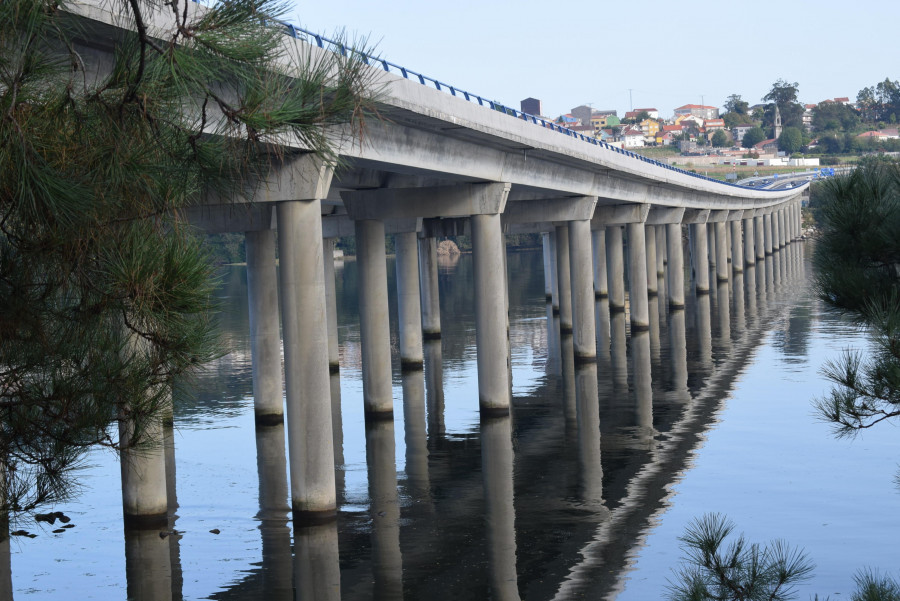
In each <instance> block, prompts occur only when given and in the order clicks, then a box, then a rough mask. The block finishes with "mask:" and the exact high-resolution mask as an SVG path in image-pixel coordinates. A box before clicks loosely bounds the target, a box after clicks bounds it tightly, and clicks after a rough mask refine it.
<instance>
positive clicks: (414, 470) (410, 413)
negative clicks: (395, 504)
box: [401, 371, 431, 505]
mask: <svg viewBox="0 0 900 601" xmlns="http://www.w3.org/2000/svg"><path fill="white" fill-rule="evenodd" d="M401 383H402V386H403V433H404V437H403V438H404V440H405V442H406V445H405V446H406V483H407V491H408V494H409V496H410V497H412V499H413V500H414V501H415V502H419V503H426V504H429V505H430V502H431V479H430V478H429V475H428V434H427V430H426V426H425V424H426V419H425V377H424V375H423V374H422V372H421V371H418V372H408V373H404V374H403V375H402V380H401Z"/></svg>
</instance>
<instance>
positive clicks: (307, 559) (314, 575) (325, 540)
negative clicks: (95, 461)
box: [266, 522, 341, 601]
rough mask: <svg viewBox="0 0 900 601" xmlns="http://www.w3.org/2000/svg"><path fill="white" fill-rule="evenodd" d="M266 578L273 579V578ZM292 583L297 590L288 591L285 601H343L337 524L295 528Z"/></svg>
mask: <svg viewBox="0 0 900 601" xmlns="http://www.w3.org/2000/svg"><path fill="white" fill-rule="evenodd" d="M266 565H267V566H268V564H266ZM266 576H267V577H271V576H270V574H266ZM293 579H294V587H293V588H294V590H293V591H288V595H287V597H286V599H295V600H296V601H312V600H315V601H340V599H341V565H340V554H339V552H338V530H337V523H336V522H331V523H328V524H315V525H305V526H299V527H298V526H296V525H295V526H294V566H293ZM266 598H267V599H268V598H270V597H266Z"/></svg>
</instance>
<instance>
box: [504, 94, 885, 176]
mask: <svg viewBox="0 0 900 601" xmlns="http://www.w3.org/2000/svg"><path fill="white" fill-rule="evenodd" d="M764 100H768V101H769V102H767V103H762V104H755V105H750V104H749V103H748V102H746V101H744V100H742V99H741V97H740V96H739V95H732V96H729V97H728V99H727V101H726V102H725V106H724V107H723V108H722V109H720V108H719V107H717V106H709V105H705V104H684V105H682V106H678V107H676V108H673V109H671V112H669V113H668V114H666V115H663V114H662V113H661V111H660V110H659V109H658V108H656V107H641V108H635V109H633V110H630V111H627V112H625V114H624V115H622V116H620V115H619V114H618V111H616V110H614V109H610V110H598V109H595V108H593V107H591V106H588V105H581V106H576V107H574V108H572V109H571V110H570V111H569V112H568V113H566V114H563V115H559V116H558V117H555V118H551V117H543V118H544V119H547V120H548V121H552V122H553V123H555V124H557V125H559V126H562V127H565V128H567V129H569V130H572V131H574V132H578V133H580V134H582V135H586V136H592V137H594V138H597V139H599V140H601V141H603V142H605V143H607V144H610V145H612V146H616V147H619V148H625V149H629V150H631V151H634V152H639V153H642V154H650V155H652V156H653V157H654V158H656V159H658V160H660V161H664V162H667V163H669V164H672V165H682V166H684V165H688V164H689V165H690V166H693V167H698V166H713V165H723V166H724V165H733V166H748V167H754V166H760V167H816V166H819V165H820V164H825V165H828V164H836V163H838V162H839V161H840V159H839V158H837V156H835V155H843V154H863V153H867V152H896V151H900V133H898V128H897V127H896V122H897V115H898V111H896V110H895V109H896V108H897V107H898V105H900V86H898V85H897V82H893V81H891V80H889V79H886V80H885V81H884V82H880V83H878V84H877V85H875V86H872V87H870V88H864V89H863V90H861V91H860V92H859V95H858V96H857V100H856V101H855V102H854V101H851V99H850V98H849V97H846V96H845V97H835V98H828V99H825V100H822V101H821V102H818V103H815V104H801V103H799V102H798V101H797V84H796V83H788V82H785V81H782V80H779V81H778V82H776V83H775V84H774V85H773V88H772V90H771V91H770V92H769V93H768V94H767V95H766V96H765V97H764ZM521 111H522V112H524V113H528V114H531V115H542V114H543V111H542V105H541V101H540V100H539V99H536V98H526V99H525V100H522V101H521Z"/></svg>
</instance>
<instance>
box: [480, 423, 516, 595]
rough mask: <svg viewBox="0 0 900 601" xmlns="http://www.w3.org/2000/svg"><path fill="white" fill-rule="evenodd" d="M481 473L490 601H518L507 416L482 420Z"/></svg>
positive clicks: (510, 456)
mask: <svg viewBox="0 0 900 601" xmlns="http://www.w3.org/2000/svg"><path fill="white" fill-rule="evenodd" d="M481 473H482V479H483V484H484V504H485V516H484V517H485V524H486V530H487V552H488V570H489V572H490V573H489V578H488V579H489V581H490V583H491V597H492V598H493V599H498V600H504V601H505V600H517V599H519V587H518V576H517V575H516V527H515V519H516V516H515V504H514V498H513V448H512V427H511V424H510V418H509V416H506V417H497V418H482V420H481Z"/></svg>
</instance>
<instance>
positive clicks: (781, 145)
mask: <svg viewBox="0 0 900 601" xmlns="http://www.w3.org/2000/svg"><path fill="white" fill-rule="evenodd" d="M801 146H803V133H802V132H801V131H800V130H799V129H798V128H796V127H785V128H784V130H783V131H782V132H781V135H780V136H778V149H779V150H783V151H785V152H786V153H788V154H793V153H795V152H798V151H799V150H800V147H801Z"/></svg>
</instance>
